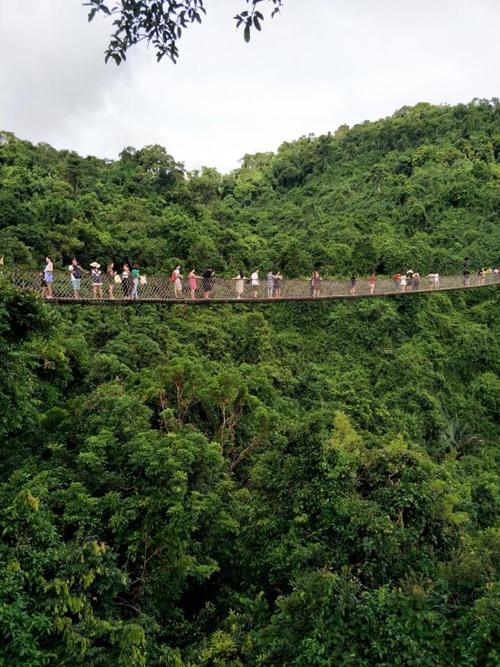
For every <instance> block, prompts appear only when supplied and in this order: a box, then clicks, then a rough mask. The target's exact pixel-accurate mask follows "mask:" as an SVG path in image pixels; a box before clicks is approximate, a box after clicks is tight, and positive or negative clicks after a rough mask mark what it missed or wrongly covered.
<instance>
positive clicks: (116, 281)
mask: <svg viewBox="0 0 500 667" xmlns="http://www.w3.org/2000/svg"><path fill="white" fill-rule="evenodd" d="M121 281H122V279H121V278H120V276H119V275H118V274H117V273H115V283H117V284H118V285H119V284H120V283H121Z"/></svg>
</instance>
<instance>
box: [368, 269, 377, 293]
mask: <svg viewBox="0 0 500 667" xmlns="http://www.w3.org/2000/svg"><path fill="white" fill-rule="evenodd" d="M368 282H369V283H370V294H373V293H374V292H375V285H376V284H377V276H376V275H375V273H372V274H371V276H370V277H369V278H368Z"/></svg>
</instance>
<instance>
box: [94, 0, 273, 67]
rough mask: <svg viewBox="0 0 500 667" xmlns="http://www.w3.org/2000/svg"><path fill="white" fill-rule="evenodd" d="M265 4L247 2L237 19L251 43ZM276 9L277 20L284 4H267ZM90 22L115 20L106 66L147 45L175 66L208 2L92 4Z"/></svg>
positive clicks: (125, 0)
mask: <svg viewBox="0 0 500 667" xmlns="http://www.w3.org/2000/svg"><path fill="white" fill-rule="evenodd" d="M263 1H264V0H246V3H247V5H248V9H245V10H243V11H241V12H240V13H239V14H237V15H236V16H235V17H234V19H235V21H236V26H237V27H240V26H243V36H244V39H245V41H246V42H249V41H250V34H251V31H252V29H254V28H255V29H256V30H261V23H262V21H263V20H264V14H263V13H262V12H261V11H259V3H261V2H263ZM266 2H268V3H269V2H270V3H272V4H273V5H274V8H273V9H272V12H271V16H274V15H275V14H276V13H277V12H279V9H280V7H281V5H282V2H283V0H266ZM84 4H85V5H86V6H88V7H90V10H89V21H92V20H93V19H94V17H95V16H96V14H98V13H102V14H105V15H106V16H110V17H113V18H114V21H113V25H114V27H115V30H114V32H113V34H112V35H111V39H110V42H109V46H108V48H107V50H106V56H105V60H106V62H107V61H108V60H109V59H110V58H112V59H113V60H114V61H115V63H116V64H117V65H119V64H120V63H121V62H123V61H124V60H126V59H127V55H126V54H127V51H128V49H129V48H130V47H131V46H134V45H135V44H138V43H139V42H142V41H146V42H147V43H148V44H152V45H153V46H154V48H155V49H156V59H157V60H158V61H160V60H161V59H162V58H163V57H164V56H168V57H169V58H170V60H172V61H173V62H174V63H175V62H176V61H177V58H178V57H179V50H178V48H177V42H178V40H179V39H180V38H181V37H182V33H183V31H184V30H186V29H187V28H188V27H189V26H190V25H191V24H192V23H201V21H202V16H203V15H205V14H206V9H205V0H183V1H182V2H176V1H175V0H113V1H110V0H89V1H88V2H85V3H84Z"/></svg>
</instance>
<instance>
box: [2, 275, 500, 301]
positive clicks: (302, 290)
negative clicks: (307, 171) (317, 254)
mask: <svg viewBox="0 0 500 667" xmlns="http://www.w3.org/2000/svg"><path fill="white" fill-rule="evenodd" d="M435 276H436V274H430V277H429V276H426V277H420V278H419V279H418V280H411V281H409V284H407V285H406V286H403V285H401V284H399V285H398V284H397V283H396V282H395V281H394V280H393V279H389V278H378V279H377V280H376V282H375V283H374V282H370V280H369V279H356V281H355V283H354V284H353V282H352V281H351V280H350V279H347V280H329V279H323V280H321V283H320V286H319V288H317V290H316V291H313V287H312V285H311V281H310V280H305V279H302V280H301V279H290V280H287V279H284V280H283V282H282V286H281V287H280V288H279V290H278V289H276V288H274V287H271V286H270V284H268V283H267V281H266V280H265V279H264V280H261V281H260V284H259V285H258V286H255V285H252V284H250V281H249V280H247V279H246V280H245V281H244V285H243V292H242V293H241V294H237V291H236V290H237V287H236V282H237V281H236V279H231V278H221V277H213V278H211V279H210V280H209V281H208V282H206V281H204V279H203V278H200V279H198V280H197V285H196V288H195V289H194V290H192V286H191V285H190V284H189V282H188V280H184V281H183V282H182V287H181V289H180V290H179V288H177V290H176V289H175V285H174V284H173V283H172V282H171V281H170V277H169V276H165V275H163V276H161V275H147V276H144V275H143V276H141V280H140V282H139V285H138V287H137V296H134V297H132V291H133V282H132V280H130V281H122V282H120V283H117V282H115V281H114V280H113V279H109V278H108V277H107V276H106V275H103V281H102V285H101V286H97V289H96V287H95V286H93V285H92V284H91V279H90V277H88V276H84V277H83V278H82V280H81V287H80V290H79V291H78V292H76V293H75V291H74V286H73V284H72V282H71V280H70V278H69V276H68V273H67V272H63V271H59V272H58V271H56V272H54V274H53V282H52V283H51V284H50V288H49V287H48V286H47V284H45V282H44V281H43V279H42V277H41V274H40V272H36V271H15V272H14V273H12V274H11V276H10V280H11V282H12V283H13V284H14V285H15V286H16V287H17V288H18V289H20V290H23V291H28V292H31V293H37V294H39V295H40V296H42V297H43V298H44V299H45V300H46V301H47V302H50V303H53V304H58V305H63V304H93V305H101V304H102V305H127V304H128V305H130V304H131V303H134V304H135V303H152V304H155V303H158V304H174V303H177V304H189V305H202V304H220V303H275V302H288V301H331V300H337V299H361V298H376V297H394V296H403V295H404V296H411V295H414V294H422V293H436V292H448V291H452V290H468V289H478V288H482V287H487V286H494V285H500V277H499V274H486V275H485V276H482V277H476V276H471V277H470V278H467V277H464V276H463V275H450V276H440V277H439V278H438V279H436V277H435ZM239 289H240V290H241V287H240V288H239Z"/></svg>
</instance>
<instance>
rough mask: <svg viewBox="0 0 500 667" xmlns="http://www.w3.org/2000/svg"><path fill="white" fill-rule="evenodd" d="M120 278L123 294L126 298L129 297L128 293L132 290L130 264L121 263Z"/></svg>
mask: <svg viewBox="0 0 500 667" xmlns="http://www.w3.org/2000/svg"><path fill="white" fill-rule="evenodd" d="M121 280H122V290H123V296H124V297H125V298H126V299H130V293H131V292H132V276H131V273H130V266H129V265H128V264H124V265H123V270H122V275H121Z"/></svg>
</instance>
